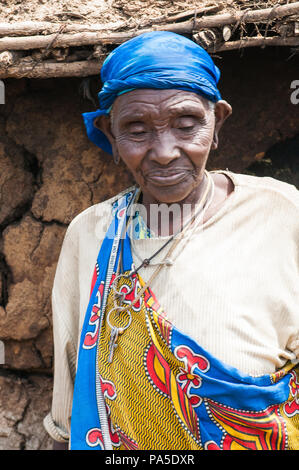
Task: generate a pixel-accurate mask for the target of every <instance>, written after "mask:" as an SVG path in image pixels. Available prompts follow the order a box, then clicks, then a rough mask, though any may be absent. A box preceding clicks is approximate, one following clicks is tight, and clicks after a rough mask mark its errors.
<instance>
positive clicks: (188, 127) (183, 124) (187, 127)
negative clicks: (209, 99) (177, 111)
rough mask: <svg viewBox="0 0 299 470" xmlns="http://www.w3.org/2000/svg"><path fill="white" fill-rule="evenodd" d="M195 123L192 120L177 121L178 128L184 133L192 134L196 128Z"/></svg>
mask: <svg viewBox="0 0 299 470" xmlns="http://www.w3.org/2000/svg"><path fill="white" fill-rule="evenodd" d="M195 124H196V123H195V121H194V119H192V118H183V119H180V120H178V121H177V123H176V126H175V127H176V128H177V129H179V130H180V131H183V132H190V131H192V130H193V129H194V128H195Z"/></svg>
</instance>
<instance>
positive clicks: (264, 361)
mask: <svg viewBox="0 0 299 470" xmlns="http://www.w3.org/2000/svg"><path fill="white" fill-rule="evenodd" d="M101 74H102V80H103V84H104V85H103V88H102V90H101V92H100V93H99V100H100V105H101V108H100V109H99V110H97V111H95V112H93V113H87V114H85V115H84V120H85V124H86V127H87V132H88V135H89V137H90V139H91V140H92V141H93V142H94V143H96V144H97V145H98V146H99V147H101V148H102V149H103V150H105V151H106V152H110V153H111V154H112V155H113V157H114V159H115V162H116V163H117V162H118V161H119V160H120V159H121V160H122V161H123V162H124V163H125V164H126V166H127V167H128V169H129V170H130V171H131V173H132V175H133V176H134V178H135V181H136V185H134V186H133V187H131V188H128V189H127V190H125V191H123V192H122V193H121V194H118V195H117V196H115V197H113V198H112V199H110V200H109V201H106V202H103V203H100V204H97V205H95V206H92V207H91V208H89V209H87V210H86V211H84V212H83V213H81V214H80V215H79V216H77V217H76V218H75V219H74V220H73V222H72V223H71V224H70V226H69V228H68V231H67V234H66V237H65V240H64V243H63V247H62V251H61V255H60V259H59V263H58V267H57V272H56V277H55V282H54V288H53V299H52V300H53V318H54V339H55V376H54V393H53V405H52V411H51V413H50V414H49V415H48V416H47V417H46V418H45V427H46V429H47V430H48V432H49V433H50V435H51V436H52V437H53V438H54V440H56V441H60V442H65V443H67V442H68V441H69V440H70V443H69V444H68V446H69V448H70V449H150V450H154V449H166V450H171V449H172V450H183V449H184V450H185V449H189V450H197V449H287V448H289V449H296V448H297V449H298V448H299V440H298V412H299V403H298V395H297V392H298V366H296V363H297V362H298V360H297V359H296V355H297V356H298V350H299V346H298V343H299V319H298V304H299V291H298V285H299V284H298V259H299V257H298V241H299V226H298V220H299V218H298V214H299V211H298V208H299V197H298V191H297V190H296V189H295V188H294V187H292V186H290V185H288V184H285V183H281V182H278V181H275V180H273V179H271V178H256V177H251V176H246V175H237V174H234V173H231V172H229V171H216V172H208V171H206V164H207V160H208V156H209V153H210V151H211V149H215V148H217V145H218V133H219V130H220V128H221V126H222V124H223V123H224V121H225V120H226V118H227V117H228V116H229V115H230V114H231V107H230V105H229V104H228V103H227V102H226V101H224V100H222V99H221V96H220V93H219V91H218V89H217V83H218V80H219V70H218V68H217V67H216V66H215V65H214V63H213V61H212V59H211V58H210V57H209V55H208V54H207V53H206V52H205V51H204V50H203V49H202V48H201V47H200V46H198V45H196V44H195V43H193V42H192V41H190V40H189V39H186V38H184V37H182V36H179V35H176V34H173V33H167V32H153V33H147V34H144V35H141V36H137V37H135V38H134V39H132V40H130V41H128V42H126V43H125V44H123V45H121V46H119V47H118V48H117V49H115V50H114V51H113V52H112V53H111V54H110V55H109V56H108V58H107V59H106V61H105V62H104V65H103V67H102V71H101ZM296 426H297V427H296Z"/></svg>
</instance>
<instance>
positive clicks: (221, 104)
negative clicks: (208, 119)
mask: <svg viewBox="0 0 299 470" xmlns="http://www.w3.org/2000/svg"><path fill="white" fill-rule="evenodd" d="M214 113H215V128H214V136H213V142H212V147H211V148H212V149H213V150H215V149H217V147H218V134H219V131H220V129H221V127H222V125H223V123H224V121H226V119H227V118H228V117H229V116H230V115H231V114H232V107H231V105H230V104H229V103H228V102H227V101H224V100H219V101H217V103H216V105H215V109H214Z"/></svg>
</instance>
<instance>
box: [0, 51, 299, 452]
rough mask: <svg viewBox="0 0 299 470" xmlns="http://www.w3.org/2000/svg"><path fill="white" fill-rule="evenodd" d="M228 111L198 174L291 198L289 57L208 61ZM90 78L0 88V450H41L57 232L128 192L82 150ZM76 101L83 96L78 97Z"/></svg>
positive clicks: (294, 121) (295, 134)
mask: <svg viewBox="0 0 299 470" xmlns="http://www.w3.org/2000/svg"><path fill="white" fill-rule="evenodd" d="M215 61H216V63H217V64H218V65H219V67H220V68H221V71H222V79H221V82H220V89H221V92H222V96H223V98H224V99H226V100H227V101H229V102H230V103H231V105H232V107H233V116H232V117H231V118H230V119H229V121H227V123H226V124H225V127H224V128H223V131H222V133H221V136H220V144H219V150H217V151H216V152H214V153H212V154H211V157H210V161H209V167H210V169H214V168H229V169H230V170H232V171H236V172H247V173H253V174H258V175H261V176H263V175H269V176H274V177H276V178H279V179H282V180H284V181H288V182H290V183H292V184H295V185H297V187H299V169H298V161H299V122H298V106H299V105H297V107H296V105H295V104H292V102H291V93H292V91H293V90H291V88H290V85H291V83H292V81H294V80H296V79H299V77H298V55H297V56H296V55H294V54H293V52H292V51H291V50H290V49H284V48H280V49H264V50H262V49H259V50H246V51H244V52H243V53H241V52H239V51H238V52H234V53H226V54H223V55H222V56H221V57H219V56H218V57H215ZM87 85H89V86H90V90H91V93H92V96H94V97H96V92H97V91H98V90H99V88H100V84H99V80H98V78H97V77H92V78H91V79H90V80H89V81H86V80H81V79H49V80H38V79H35V80H29V79H22V80H14V79H9V80H5V100H6V102H5V104H4V105H0V269H1V276H0V339H1V341H2V342H3V344H4V346H5V360H4V364H2V365H1V366H0V449H50V448H51V447H52V441H51V439H50V438H49V437H48V436H47V435H46V433H45V431H44V429H43V426H42V420H43V417H44V416H45V414H46V413H47V412H48V410H49V409H50V404H51V392H52V366H53V341H52V320H51V299H50V294H51V287H52V283H53V277H54V273H55V268H56V263H57V259H58V256H59V252H60V248H61V244H62V241H63V237H64V234H65V230H66V228H67V226H68V224H69V223H70V221H71V220H72V219H73V218H74V217H75V216H76V215H77V214H78V213H80V212H81V211H82V210H84V209H85V208H87V207H89V206H90V205H92V204H96V203H97V202H99V201H102V200H105V199H107V198H109V197H111V196H112V195H114V194H116V193H117V192H119V191H120V190H122V189H124V188H125V187H127V186H128V185H130V184H131V182H132V179H131V177H130V175H129V174H128V172H127V171H126V169H125V168H124V166H123V165H120V166H119V167H115V165H114V163H113V161H112V159H111V157H109V156H108V155H106V154H104V153H103V152H101V151H100V150H99V149H98V148H97V147H95V146H94V145H92V144H91V143H90V142H89V140H88V139H87V137H86V135H85V130H84V126H83V122H82V117H81V113H82V112H85V111H90V110H93V109H94V104H93V103H92V101H91V100H90V98H88V97H87V96H86V86H87ZM84 90H85V91H84Z"/></svg>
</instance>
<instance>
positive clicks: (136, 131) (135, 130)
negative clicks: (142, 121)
mask: <svg viewBox="0 0 299 470" xmlns="http://www.w3.org/2000/svg"><path fill="white" fill-rule="evenodd" d="M129 132H130V134H131V135H132V136H134V137H140V136H143V135H144V134H145V133H146V130H145V129H144V127H131V128H130V129H129Z"/></svg>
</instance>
